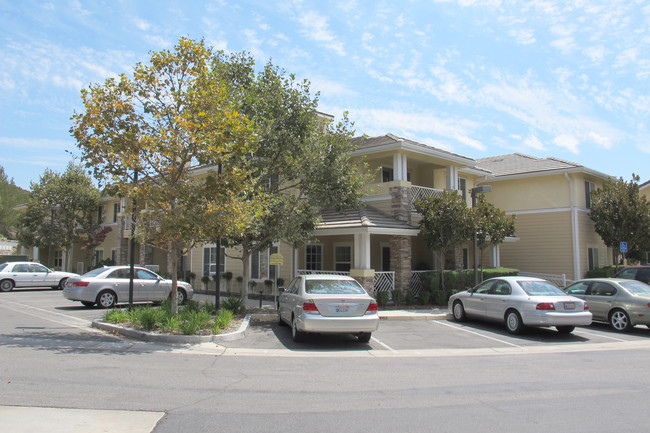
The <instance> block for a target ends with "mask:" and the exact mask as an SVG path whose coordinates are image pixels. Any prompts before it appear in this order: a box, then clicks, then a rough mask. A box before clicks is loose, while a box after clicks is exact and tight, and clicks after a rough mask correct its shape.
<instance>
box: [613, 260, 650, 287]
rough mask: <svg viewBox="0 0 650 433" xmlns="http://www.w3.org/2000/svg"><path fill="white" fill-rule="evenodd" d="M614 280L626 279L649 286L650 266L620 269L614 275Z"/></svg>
mask: <svg viewBox="0 0 650 433" xmlns="http://www.w3.org/2000/svg"><path fill="white" fill-rule="evenodd" d="M614 278H626V279H628V280H638V281H642V282H644V283H646V284H650V265H646V266H630V267H629V268H625V269H621V270H620V271H618V272H617V273H616V275H614Z"/></svg>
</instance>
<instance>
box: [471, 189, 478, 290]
mask: <svg viewBox="0 0 650 433" xmlns="http://www.w3.org/2000/svg"><path fill="white" fill-rule="evenodd" d="M475 207H476V192H475V191H474V189H472V209H474V208H475ZM477 238H478V235H477V233H476V227H474V234H473V240H474V242H473V244H472V255H473V259H474V285H475V286H476V285H477V284H478V257H476V248H477V244H478V239H477Z"/></svg>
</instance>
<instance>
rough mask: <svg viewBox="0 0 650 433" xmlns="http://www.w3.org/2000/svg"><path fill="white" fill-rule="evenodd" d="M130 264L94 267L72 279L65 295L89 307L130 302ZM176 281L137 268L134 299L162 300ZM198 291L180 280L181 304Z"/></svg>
mask: <svg viewBox="0 0 650 433" xmlns="http://www.w3.org/2000/svg"><path fill="white" fill-rule="evenodd" d="M129 277H130V267H129V266H106V267H103V268H98V269H94V270H92V271H90V272H87V273H85V274H83V275H82V276H80V277H76V278H70V279H69V280H68V282H67V283H66V285H65V287H64V289H63V296H64V297H65V298H66V299H69V300H71V301H81V303H82V304H83V305H85V306H86V307H92V306H93V305H95V304H97V305H98V306H100V307H102V308H112V307H114V306H115V305H116V304H124V303H127V302H129V280H130V278H129ZM171 290H172V280H166V279H164V278H163V277H161V276H160V275H158V274H156V273H154V272H152V271H150V270H149V269H146V268H140V267H136V268H135V278H134V279H133V301H134V302H162V301H164V300H165V299H167V298H168V297H169V294H170V293H171ZM193 294H194V290H193V289H192V286H191V285H190V284H188V283H186V282H183V281H179V282H178V303H179V304H182V303H184V302H185V301H186V300H187V299H192V295H193Z"/></svg>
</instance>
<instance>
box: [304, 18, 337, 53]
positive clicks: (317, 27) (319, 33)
mask: <svg viewBox="0 0 650 433" xmlns="http://www.w3.org/2000/svg"><path fill="white" fill-rule="evenodd" d="M298 21H299V22H300V24H301V25H302V33H303V34H305V35H306V36H308V37H309V38H311V39H313V40H315V41H316V42H324V43H325V46H326V47H327V48H329V49H331V50H334V51H335V52H336V53H338V54H339V55H341V56H344V55H345V49H344V46H343V43H342V42H341V41H339V40H338V38H337V37H336V36H335V35H334V34H333V33H332V32H331V31H330V29H329V23H328V18H327V17H326V16H323V15H321V14H319V13H316V12H313V11H311V12H305V13H302V14H301V15H300V16H299V17H298Z"/></svg>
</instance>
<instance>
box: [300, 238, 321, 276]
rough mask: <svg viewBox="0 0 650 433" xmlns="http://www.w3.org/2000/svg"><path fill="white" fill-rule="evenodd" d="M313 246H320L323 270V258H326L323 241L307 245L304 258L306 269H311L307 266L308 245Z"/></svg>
mask: <svg viewBox="0 0 650 433" xmlns="http://www.w3.org/2000/svg"><path fill="white" fill-rule="evenodd" d="M311 246H317V247H320V266H319V268H320V270H323V259H324V254H325V248H324V247H323V244H322V243H309V244H307V245H305V252H304V259H305V269H309V268H308V267H307V247H311Z"/></svg>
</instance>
